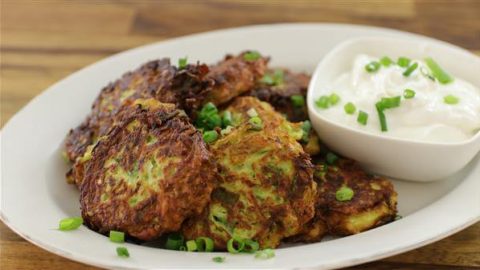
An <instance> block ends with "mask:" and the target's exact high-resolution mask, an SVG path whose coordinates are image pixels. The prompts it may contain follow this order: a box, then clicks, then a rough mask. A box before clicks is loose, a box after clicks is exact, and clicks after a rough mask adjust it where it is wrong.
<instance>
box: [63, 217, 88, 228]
mask: <svg viewBox="0 0 480 270" xmlns="http://www.w3.org/2000/svg"><path fill="white" fill-rule="evenodd" d="M82 224H83V219H82V218H81V217H71V218H64V219H62V220H60V223H59V224H58V229H59V230H60V231H71V230H76V229H78V227H80V225H82Z"/></svg>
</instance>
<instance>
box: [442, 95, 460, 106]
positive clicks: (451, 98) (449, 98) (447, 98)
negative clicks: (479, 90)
mask: <svg viewBox="0 0 480 270" xmlns="http://www.w3.org/2000/svg"><path fill="white" fill-rule="evenodd" d="M459 101H460V99H459V98H458V97H456V96H453V95H448V96H444V97H443V102H445V103H446V104H449V105H455V104H457V103H458V102H459Z"/></svg>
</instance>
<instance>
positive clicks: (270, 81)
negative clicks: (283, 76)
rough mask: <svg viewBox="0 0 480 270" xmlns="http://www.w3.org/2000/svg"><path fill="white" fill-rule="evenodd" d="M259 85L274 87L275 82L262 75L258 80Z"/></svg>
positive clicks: (268, 76)
mask: <svg viewBox="0 0 480 270" xmlns="http://www.w3.org/2000/svg"><path fill="white" fill-rule="evenodd" d="M260 82H261V83H264V84H268V85H274V84H275V81H274V80H273V77H272V76H271V75H269V74H265V75H263V77H262V78H261V79H260Z"/></svg>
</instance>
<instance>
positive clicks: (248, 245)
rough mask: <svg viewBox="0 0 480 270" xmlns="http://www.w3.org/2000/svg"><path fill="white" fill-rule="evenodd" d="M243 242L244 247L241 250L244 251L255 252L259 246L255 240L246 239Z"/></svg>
mask: <svg viewBox="0 0 480 270" xmlns="http://www.w3.org/2000/svg"><path fill="white" fill-rule="evenodd" d="M244 242H245V247H244V248H243V252H245V253H255V252H256V251H257V250H258V249H259V248H260V245H259V244H258V242H257V241H255V240H251V239H246V240H245V241H244Z"/></svg>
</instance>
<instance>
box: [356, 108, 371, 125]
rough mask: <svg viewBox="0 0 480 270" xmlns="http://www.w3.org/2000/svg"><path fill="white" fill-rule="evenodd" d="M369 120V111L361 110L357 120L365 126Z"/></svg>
mask: <svg viewBox="0 0 480 270" xmlns="http://www.w3.org/2000/svg"><path fill="white" fill-rule="evenodd" d="M367 121H368V113H366V112H364V111H359V112H358V117H357V122H358V123H360V124H362V125H364V126H365V125H366V124H367Z"/></svg>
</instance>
